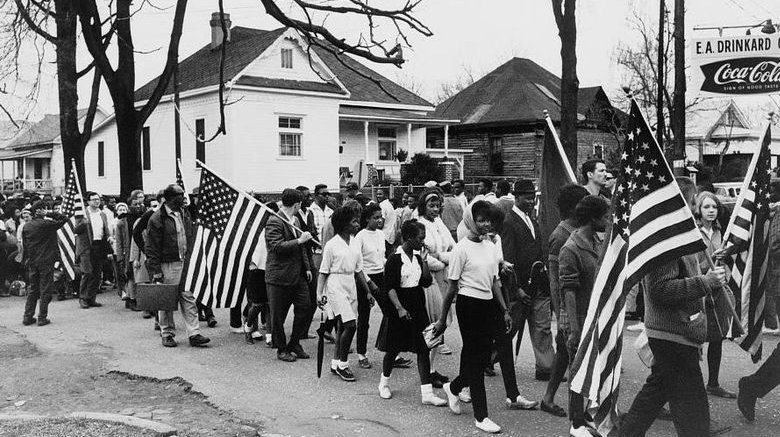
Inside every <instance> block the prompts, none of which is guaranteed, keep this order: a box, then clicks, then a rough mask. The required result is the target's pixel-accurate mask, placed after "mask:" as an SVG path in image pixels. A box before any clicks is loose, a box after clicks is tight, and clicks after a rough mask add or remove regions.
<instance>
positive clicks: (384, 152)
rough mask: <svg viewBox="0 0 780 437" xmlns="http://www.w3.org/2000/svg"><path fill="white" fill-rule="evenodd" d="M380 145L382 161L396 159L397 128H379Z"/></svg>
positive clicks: (380, 158)
mask: <svg viewBox="0 0 780 437" xmlns="http://www.w3.org/2000/svg"><path fill="white" fill-rule="evenodd" d="M377 136H378V137H379V139H378V145H379V160H380V161H392V160H394V159H395V137H396V132H395V128H392V127H391V128H382V127H380V128H379V129H377Z"/></svg>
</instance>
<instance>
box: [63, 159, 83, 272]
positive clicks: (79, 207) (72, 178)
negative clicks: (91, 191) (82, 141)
mask: <svg viewBox="0 0 780 437" xmlns="http://www.w3.org/2000/svg"><path fill="white" fill-rule="evenodd" d="M83 211H84V201H83V198H82V196H81V190H80V189H79V178H78V175H77V174H76V165H75V163H73V164H71V168H70V175H69V176H68V183H67V184H65V194H64V195H63V196H62V210H61V213H62V215H64V216H66V217H68V221H67V222H65V224H64V225H62V227H61V228H60V229H58V230H57V246H59V248H60V259H61V260H62V266H63V268H64V269H65V272H67V273H68V276H69V277H70V279H71V280H75V279H76V269H75V266H76V263H77V261H76V235H75V234H74V233H73V230H74V229H75V228H76V217H75V216H76V213H77V212H81V214H79V215H83Z"/></svg>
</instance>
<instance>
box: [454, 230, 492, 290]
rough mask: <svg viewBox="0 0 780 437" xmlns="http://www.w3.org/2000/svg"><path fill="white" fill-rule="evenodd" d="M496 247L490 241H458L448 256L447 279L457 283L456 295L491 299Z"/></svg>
mask: <svg viewBox="0 0 780 437" xmlns="http://www.w3.org/2000/svg"><path fill="white" fill-rule="evenodd" d="M498 263H499V260H498V257H497V253H496V245H495V244H493V243H492V242H490V241H485V240H481V241H480V242H478V243H477V242H474V241H471V240H469V239H468V238H464V239H463V240H460V241H459V242H458V244H457V245H456V246H455V249H454V250H453V251H452V255H451V256H450V265H449V279H450V281H458V294H460V295H463V296H468V297H473V298H476V299H483V300H490V299H493V280H494V279H496V278H498Z"/></svg>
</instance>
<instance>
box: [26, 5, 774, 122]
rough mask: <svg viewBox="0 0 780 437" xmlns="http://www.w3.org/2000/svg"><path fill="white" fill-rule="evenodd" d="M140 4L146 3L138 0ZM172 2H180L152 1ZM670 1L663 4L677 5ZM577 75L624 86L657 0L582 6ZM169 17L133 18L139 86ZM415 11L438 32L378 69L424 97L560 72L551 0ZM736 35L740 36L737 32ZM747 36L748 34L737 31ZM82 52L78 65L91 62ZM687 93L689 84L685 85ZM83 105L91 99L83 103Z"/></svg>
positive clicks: (258, 19)
mask: <svg viewBox="0 0 780 437" xmlns="http://www.w3.org/2000/svg"><path fill="white" fill-rule="evenodd" d="M136 3H140V2H136ZM153 3H154V4H155V5H157V6H162V7H167V6H169V5H172V4H174V3H175V1H174V0H154V1H153ZM373 3H374V4H376V5H384V4H385V3H390V4H395V3H397V2H396V1H395V0H393V1H387V2H378V1H376V2H373ZM686 3H687V5H686V7H687V9H688V12H687V14H686V27H687V28H688V31H687V38H689V39H690V38H695V37H705V36H716V35H717V31H708V32H703V31H698V32H694V31H693V30H692V28H693V27H694V26H702V25H704V26H707V25H715V26H717V25H735V24H756V23H759V22H760V21H762V20H764V19H767V18H772V19H773V20H774V21H775V22H778V21H780V1H777V0H688V1H687V2H686ZM225 4H226V10H227V12H229V13H230V14H231V19H232V21H233V25H239V26H246V27H254V28H260V29H274V28H277V27H280V26H279V24H278V23H277V22H275V21H274V20H273V19H272V18H270V17H269V16H267V15H266V14H265V12H264V10H263V7H262V5H261V3H260V1H259V0H226V1H225ZM673 4H674V1H673V0H667V7H669V8H672V7H673ZM577 7H578V9H577V27H578V29H577V33H578V35H577V38H578V41H577V53H578V58H579V62H578V75H579V78H580V83H581V85H582V86H592V85H602V86H604V87H605V88H606V89H607V92H608V94H614V93H616V92H617V90H619V89H620V85H621V76H620V74H619V72H618V69H617V68H616V67H615V62H614V54H615V49H616V47H618V45H619V44H620V43H621V42H624V43H625V42H628V43H630V42H632V41H634V40H635V38H636V35H635V33H634V32H632V30H631V28H630V26H629V24H628V21H627V20H628V17H630V16H631V14H632V11H633V10H634V9H639V10H640V13H643V14H646V15H648V16H653V17H655V15H656V14H657V9H658V2H657V0H651V1H647V0H645V1H639V0H598V1H594V0H589V1H582V0H581V1H578V2H577ZM216 10H217V2H216V0H190V2H189V6H188V9H187V16H186V20H185V29H184V34H183V37H182V40H181V50H180V58H181V59H184V58H185V57H187V56H188V55H189V54H191V53H192V52H194V51H195V50H197V49H199V48H200V47H202V46H203V45H205V44H206V43H207V42H208V41H209V39H210V29H209V24H208V21H209V18H210V14H211V12H214V11H216ZM172 16H173V7H170V8H169V9H167V10H156V9H153V8H150V7H148V6H146V7H145V9H144V10H142V11H141V12H140V13H138V14H137V15H135V16H134V17H133V29H134V36H133V37H134V42H135V45H136V48H137V50H138V51H141V52H147V51H152V53H149V54H139V55H137V57H136V66H137V80H136V87H139V86H141V85H143V84H144V83H146V82H147V81H148V80H149V79H151V78H153V77H155V76H157V75H158V74H159V72H160V70H161V68H162V65H163V63H164V56H165V50H166V47H167V40H168V35H169V33H170V27H171V22H172ZM417 17H418V18H420V20H421V21H423V22H424V23H425V24H426V25H428V26H429V27H430V28H431V30H432V31H433V33H434V35H433V36H432V37H430V38H425V37H422V36H419V35H416V34H413V33H410V34H409V35H410V39H411V43H412V45H413V48H412V49H411V50H406V51H404V57H405V58H406V59H408V62H407V63H405V64H404V66H403V69H402V70H400V71H399V69H397V68H395V67H387V66H384V67H376V66H373V67H372V68H376V69H377V70H378V71H380V72H381V73H383V74H385V75H387V76H388V77H389V78H391V79H397V78H398V77H399V74H400V76H402V77H404V78H408V79H404V80H412V81H414V82H415V83H417V84H419V85H420V86H421V94H422V95H423V97H426V98H428V99H431V100H432V99H434V98H435V96H436V93H437V91H438V89H439V85H440V84H441V83H443V82H452V81H454V80H456V78H457V77H458V76H459V75H462V74H463V71H464V68H465V69H470V70H471V71H473V72H475V73H486V72H488V71H490V70H492V69H494V68H495V67H497V66H499V65H501V64H503V63H504V62H506V61H507V60H509V59H510V58H511V57H513V56H517V57H525V58H529V59H532V60H533V61H535V62H536V63H538V64H540V65H541V66H543V67H545V68H547V69H548V70H550V71H551V72H553V73H555V74H556V75H560V68H561V67H560V64H561V61H560V53H559V50H560V40H559V38H558V35H557V28H556V26H555V21H554V18H553V14H552V9H551V6H550V1H549V0H524V1H523V0H480V1H474V0H423V1H422V4H421V5H420V6H419V10H418V12H417ZM328 24H329V26H331V27H332V28H333V29H334V31H335V32H340V34H342V35H344V36H346V37H348V38H349V37H354V36H355V35H356V32H357V31H356V29H363V28H365V27H361V26H362V23H360V22H355V21H352V22H344V20H340V19H338V17H331V18H329V21H328ZM735 32H736V33H735ZM731 33H732V34H743V33H744V31H731ZM155 50H156V51H155ZM85 59H86V56H82V57H81V61H80V64H83V63H85V62H86V61H84V60H85ZM48 81H49V85H48V86H46V87H44V89H43V90H42V95H41V98H39V99H38V105H37V107H36V108H35V110H34V114H36V115H37V116H40V115H41V114H43V113H47V112H49V113H51V112H56V111H57V103H56V83H55V79H54V78H53V77H48ZM81 82H83V83H80V87H79V88H80V90H82V91H81V92H80V94H81V95H83V96H85V98H86V96H88V87H89V84H88V82H89V80H82V81H81ZM689 89H690V86H689ZM82 104H83V105H86V101H83V103H82ZM101 105H102V106H103V107H104V108H105V109H106V110H108V111H109V112H110V111H111V110H112V107H111V106H112V105H111V102H110V99H109V98H108V93H107V92H104V93H103V98H102V99H101Z"/></svg>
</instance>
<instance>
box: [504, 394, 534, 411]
mask: <svg viewBox="0 0 780 437" xmlns="http://www.w3.org/2000/svg"><path fill="white" fill-rule="evenodd" d="M506 406H507V408H509V409H510V410H533V409H534V408H536V407H538V406H539V401H529V400H528V399H526V398H524V397H523V396H521V395H517V398H516V399H515V400H514V401H512V399H509V398H506Z"/></svg>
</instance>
